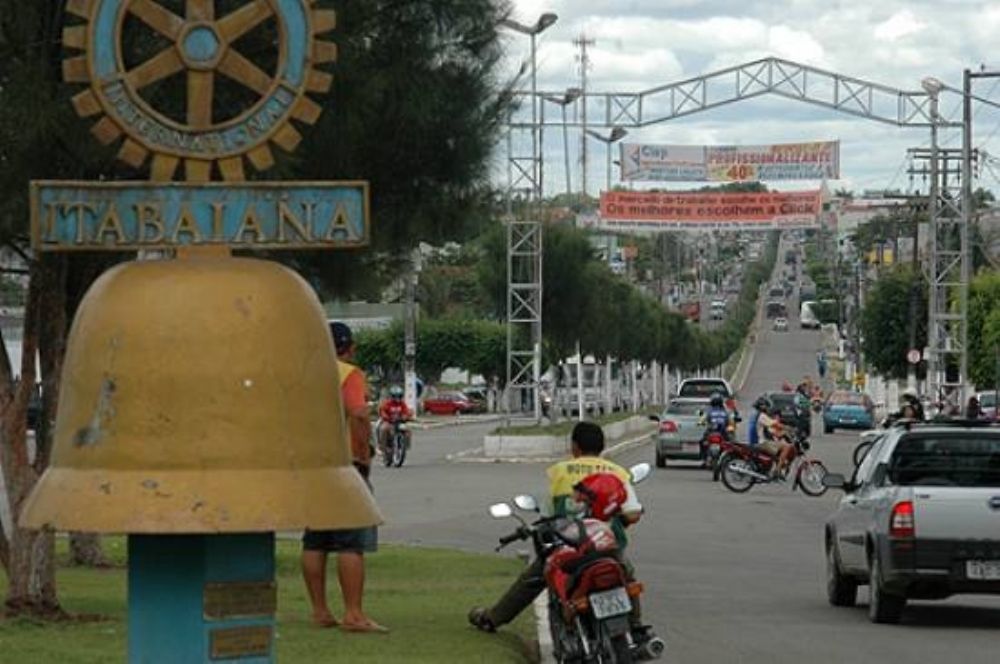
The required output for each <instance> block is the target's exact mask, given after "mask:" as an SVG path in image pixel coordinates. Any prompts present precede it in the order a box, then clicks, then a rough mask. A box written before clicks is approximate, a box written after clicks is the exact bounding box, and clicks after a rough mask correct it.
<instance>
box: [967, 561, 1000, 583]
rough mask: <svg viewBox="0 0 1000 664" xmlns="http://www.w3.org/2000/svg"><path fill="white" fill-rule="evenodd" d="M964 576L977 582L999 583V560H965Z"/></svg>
mask: <svg viewBox="0 0 1000 664" xmlns="http://www.w3.org/2000/svg"><path fill="white" fill-rule="evenodd" d="M965 576H966V577H968V578H970V579H976V580H979V581H1000V560H966V561H965Z"/></svg>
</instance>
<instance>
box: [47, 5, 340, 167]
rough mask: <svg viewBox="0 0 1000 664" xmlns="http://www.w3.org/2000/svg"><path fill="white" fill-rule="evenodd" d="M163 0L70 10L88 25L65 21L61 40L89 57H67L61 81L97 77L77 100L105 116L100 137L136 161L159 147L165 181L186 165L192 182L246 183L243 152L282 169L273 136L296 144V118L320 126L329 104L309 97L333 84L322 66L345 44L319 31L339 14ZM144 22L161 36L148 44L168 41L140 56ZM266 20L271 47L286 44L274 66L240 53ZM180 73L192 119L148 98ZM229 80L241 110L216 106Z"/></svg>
mask: <svg viewBox="0 0 1000 664" xmlns="http://www.w3.org/2000/svg"><path fill="white" fill-rule="evenodd" d="M161 2H163V0H160V1H157V0H68V2H67V7H66V8H67V11H68V12H69V13H70V14H72V15H74V16H77V17H79V18H81V19H83V20H84V22H83V23H80V24H77V25H70V26H66V27H65V28H64V29H63V44H64V46H65V47H66V48H68V49H73V50H74V51H83V53H82V54H74V55H70V56H68V57H66V59H65V60H64V61H63V78H64V79H65V80H66V81H67V82H70V83H86V84H88V85H89V87H88V88H87V89H86V90H84V91H83V92H81V93H79V94H77V95H76V96H75V97H74V98H73V106H74V108H75V109H76V112H77V114H78V115H80V116H81V117H97V116H100V118H99V119H98V120H97V122H96V124H95V125H94V126H93V127H92V128H91V131H92V133H93V134H94V135H95V136H96V137H97V138H98V140H100V141H101V142H102V143H104V144H110V143H113V142H115V141H119V140H121V146H120V148H119V151H118V157H119V159H121V160H122V161H124V162H126V163H128V164H130V165H131V166H133V167H135V168H143V167H144V166H145V164H146V162H147V160H149V157H150V155H151V156H152V159H151V160H150V164H149V171H150V178H151V179H152V180H157V181H166V180H172V179H174V177H175V174H176V173H177V171H178V167H179V166H180V165H181V163H183V166H184V168H183V172H182V177H183V179H185V180H188V181H192V182H205V181H208V180H211V179H213V177H216V176H218V177H221V179H224V180H229V181H240V180H244V179H245V173H244V162H243V160H244V158H245V159H246V160H248V161H249V162H250V164H251V165H252V166H253V167H254V168H255V169H256V170H258V171H263V170H266V169H268V168H270V167H271V166H273V165H274V156H273V154H272V152H271V147H270V146H271V144H274V145H277V146H279V147H281V148H282V149H284V150H286V151H288V152H291V151H292V150H294V149H295V148H296V146H297V145H298V144H299V142H300V141H301V138H302V136H301V134H299V132H298V131H297V130H296V129H295V127H294V126H293V125H292V122H291V121H292V120H293V119H294V120H297V121H301V122H304V123H307V124H313V123H315V122H316V120H317V119H318V118H319V115H320V113H321V110H322V109H321V107H320V106H319V104H317V103H316V102H315V101H313V100H312V99H310V98H309V97H308V96H307V93H323V92H327V91H328V90H329V89H330V87H331V85H332V83H333V76H332V75H331V74H329V73H327V72H324V71H321V70H319V69H317V68H316V65H321V64H325V63H329V62H332V61H334V60H335V59H336V57H337V49H336V46H335V44H333V43H331V42H326V41H323V40H321V39H318V38H317V35H321V34H323V33H325V32H328V31H330V30H332V29H334V28H335V27H336V13H335V12H334V11H332V10H320V9H315V8H314V7H313V5H314V4H315V0H249V1H248V2H246V3H244V4H242V5H239V6H237V7H236V8H235V9H233V10H232V11H229V12H227V13H225V15H222V16H217V15H216V7H217V4H216V2H215V0H184V2H183V12H177V11H174V10H172V9H171V8H170V7H168V6H166V5H165V4H161ZM221 4H223V3H220V5H221ZM172 5H173V6H177V5H178V3H177V2H173V3H172ZM228 6H233V3H229V5H228ZM181 14H183V15H181ZM136 21H138V22H139V23H141V24H142V25H143V26H144V27H145V29H146V30H147V31H151V34H152V35H153V36H154V37H155V39H150V40H148V43H146V44H145V45H146V47H147V49H146V50H147V51H148V50H149V44H159V45H162V47H161V48H159V49H158V50H156V52H155V53H153V54H151V55H149V54H148V53H143V54H142V59H141V61H137V58H136V55H135V54H134V53H128V52H126V51H127V48H126V46H125V44H126V43H128V42H126V41H125V39H126V38H128V37H129V35H127V34H126V32H127V30H129V29H130V28H129V26H131V27H132V28H134V27H135V26H136ZM265 24H268V25H269V26H270V27H271V29H272V32H273V34H275V35H276V36H277V38H276V39H275V40H273V42H272V43H271V44H269V45H270V46H271V47H272V48H273V49H274V50H275V51H276V53H274V54H272V55H273V57H272V59H271V62H272V66H262V65H260V64H258V63H257V62H255V61H254V59H253V58H251V57H248V56H247V55H245V54H243V53H241V52H240V48H241V46H242V45H243V43H245V42H240V39H241V38H242V37H245V36H246V35H248V34H249V33H251V31H253V30H255V29H257V28H259V27H261V26H263V25H265ZM132 41H133V42H134V41H135V38H134V37H133V38H132ZM139 41H142V40H139ZM274 63H276V64H274ZM268 69H270V70H271V71H268ZM171 77H183V78H184V89H185V92H186V96H185V100H184V103H183V106H184V110H183V112H182V114H181V115H182V117H176V114H174V116H171V114H170V113H168V112H166V111H165V109H163V108H157V107H156V104H157V101H156V100H157V97H156V95H148V94H144V91H146V90H148V89H153V88H151V86H156V85H159V84H162V83H163V82H164V81H166V80H167V79H170V78H171ZM175 80H176V79H175ZM223 82H224V83H225V85H227V86H232V85H235V86H237V87H238V88H240V89H241V93H240V94H241V97H240V99H242V100H248V101H246V103H245V104H243V105H242V106H241V107H240V108H238V109H237V112H236V113H233V111H232V109H231V108H229V109H219V108H216V106H217V105H216V104H215V101H214V100H215V97H216V88H217V86H218V85H220V84H222V83H223ZM160 99H161V101H162V97H161V98H160ZM227 113H228V114H229V115H228V117H222V116H223V115H226V114H227ZM213 167H214V168H213Z"/></svg>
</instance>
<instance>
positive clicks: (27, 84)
mask: <svg viewBox="0 0 1000 664" xmlns="http://www.w3.org/2000/svg"><path fill="white" fill-rule="evenodd" d="M84 4H85V3H84ZM162 4H164V6H168V7H169V8H173V9H176V8H177V7H178V6H180V4H182V3H177V2H175V1H173V0H171V1H170V2H167V1H166V0H163V3H162ZM225 4H226V5H227V6H231V5H232V3H230V2H227V3H225ZM314 6H317V7H333V6H335V8H336V10H337V11H338V24H339V27H338V29H337V31H336V33H335V36H334V40H335V41H336V42H337V44H338V47H339V48H338V51H339V53H340V58H341V59H340V60H339V62H337V63H336V65H335V72H334V73H335V76H334V87H333V90H332V92H331V94H330V95H329V97H327V98H324V99H320V100H319V101H320V103H321V104H323V105H324V106H325V107H326V108H325V110H324V113H323V115H322V116H321V119H320V122H319V123H318V125H317V126H315V127H313V128H310V129H309V130H308V131H307V133H308V140H306V141H304V142H303V144H302V146H301V147H300V149H299V151H298V152H296V153H294V154H291V155H284V154H281V153H278V154H276V157H277V159H278V165H277V167H276V168H275V169H274V170H273V171H270V172H268V173H267V174H266V175H263V176H262V177H266V178H268V179H271V180H276V179H289V178H294V179H299V180H330V179H352V180H368V181H369V182H370V183H371V192H372V197H371V212H372V228H373V230H372V238H373V246H372V247H371V248H369V249H366V250H360V251H356V252H339V253H338V254H337V255H336V256H333V257H331V256H330V255H329V254H326V253H323V252H301V253H297V254H294V255H286V256H280V257H279V258H280V260H281V261H283V262H286V263H289V264H291V265H292V266H294V267H297V268H298V270H299V271H300V272H301V273H303V275H304V276H306V277H307V278H308V279H309V281H310V283H312V284H314V285H315V286H316V287H317V288H318V290H320V291H321V293H323V294H324V295H331V294H341V295H346V294H348V293H351V292H367V293H370V294H373V295H374V294H377V293H378V291H379V288H380V287H381V285H382V284H383V283H384V281H385V280H387V279H391V278H393V277H394V275H395V272H397V271H398V269H399V268H400V266H401V265H402V263H401V262H400V261H398V260H393V257H398V256H400V255H404V254H406V253H407V250H408V249H409V248H410V247H412V246H413V245H414V244H415V243H416V242H417V241H419V240H420V239H429V240H435V241H438V240H444V239H449V238H461V237H465V236H466V235H467V232H475V231H476V230H477V229H478V228H479V227H480V226H481V225H482V224H483V223H485V220H486V219H487V218H488V211H489V209H490V205H491V203H492V197H491V195H490V191H489V187H488V184H487V182H488V174H489V168H490V165H491V160H490V155H491V150H492V148H493V145H494V143H495V141H496V138H497V135H498V130H499V127H500V123H501V121H502V119H503V118H504V117H505V113H506V109H507V108H508V106H509V104H510V103H511V99H510V94H509V85H508V83H506V82H504V81H500V80H498V78H497V74H496V72H497V71H498V69H497V65H498V62H499V59H500V56H501V43H500V38H499V35H498V33H497V26H498V24H499V22H500V19H501V18H502V17H503V16H505V15H506V14H507V13H508V12H509V9H510V8H509V5H508V3H507V2H506V0H430V1H428V2H420V3H405V2H395V1H392V0H375V1H366V2H360V1H359V0H354V1H350V0H349V1H347V2H339V3H333V2H332V0H319V2H316V3H314ZM67 16H68V15H67V13H66V0H36V1H34V2H29V3H24V2H19V1H18V0H0V194H2V195H0V245H4V246H6V247H9V248H11V249H12V250H14V251H15V252H17V253H19V254H21V255H22V256H23V257H24V258H25V260H26V261H27V263H28V266H29V267H28V270H29V279H30V281H29V286H28V291H27V296H26V303H25V311H26V316H25V323H24V332H23V335H22V337H23V353H22V355H23V358H24V361H23V364H22V366H21V367H14V368H12V367H11V366H10V362H9V358H7V356H6V349H5V347H4V346H3V344H0V417H2V422H0V467H2V472H3V474H4V475H3V477H4V480H5V486H6V491H7V497H8V500H9V504H10V506H11V511H12V513H14V514H17V513H19V511H20V509H21V506H22V504H23V503H24V500H25V499H26V497H27V496H28V494H29V493H30V491H31V489H32V488H33V486H34V485H35V483H36V482H37V480H38V478H39V477H40V475H41V473H42V472H43V471H44V468H45V466H46V465H47V463H48V460H49V453H50V449H51V432H50V423H51V422H52V420H53V415H54V412H55V403H56V402H57V400H58V396H59V384H58V375H59V373H60V368H61V365H62V354H63V350H64V348H65V342H66V334H67V331H68V329H69V322H70V321H71V320H72V316H73V313H74V312H75V310H76V307H77V304H78V303H79V300H80V298H81V297H82V295H83V293H84V292H85V291H86V289H87V288H88V287H89V285H90V284H91V283H92V281H93V280H94V279H95V278H96V276H97V275H99V274H100V273H101V272H102V271H103V270H104V269H106V268H107V267H108V266H109V265H111V264H113V263H115V262H118V261H121V260H126V259H128V258H130V257H129V256H125V255H121V254H105V253H102V254H100V255H97V254H94V255H88V256H66V255H56V256H53V255H40V256H31V255H30V254H29V252H28V251H27V249H26V247H27V238H28V237H29V233H28V228H27V220H28V216H29V215H28V190H29V188H28V183H29V181H30V180H32V179H60V180H68V179H79V180H90V181H94V180H99V179H106V180H107V179H110V180H114V179H143V178H144V177H145V173H144V172H136V171H134V170H133V169H131V168H130V167H128V166H125V165H122V164H120V163H118V162H116V161H115V160H114V156H115V152H116V151H117V149H118V146H117V145H109V146H107V147H101V146H100V144H99V143H98V142H97V141H95V140H94V139H93V138H92V137H91V136H90V135H89V134H88V131H87V130H88V127H89V125H90V124H91V122H90V121H82V120H80V119H79V118H77V117H76V116H75V114H74V112H73V106H72V104H71V101H70V99H71V97H72V96H73V95H74V94H76V93H77V92H78V91H79V87H78V86H71V85H67V84H65V83H62V82H61V80H60V78H61V75H60V70H61V64H62V57H63V53H62V52H61V48H62V44H61V38H62V28H63V19H64V18H67ZM248 38H249V39H256V40H257V42H259V44H260V46H261V47H262V48H261V49H259V50H261V51H266V50H273V49H268V48H266V47H269V46H272V44H271V42H270V41H268V39H269V38H273V35H270V37H269V36H268V35H267V34H266V31H264V32H262V33H260V34H258V35H256V36H253V37H251V36H248ZM265 42H266V43H265ZM125 46H126V47H128V48H135V49H136V50H137V52H138V51H142V50H143V49H148V48H149V46H148V45H147V44H143V43H142V40H136V39H131V40H128V43H127V44H126V45H125ZM247 46H248V47H249V48H248V49H247V52H253V51H254V48H253V47H254V44H252V43H251V44H247ZM264 69H265V70H266V71H270V70H271V68H270V67H264ZM221 78H223V77H216V80H217V81H219V80H220V79H221ZM218 99H220V100H222V101H221V102H220V103H223V102H227V100H228V101H231V102H232V103H233V104H238V103H239V101H240V100H239V98H238V96H228V95H225V94H220V95H219V96H218ZM158 101H162V102H164V104H165V107H170V105H171V104H172V105H173V106H175V107H176V106H178V105H182V102H181V98H180V97H179V96H173V95H171V94H170V93H169V87H166V88H164V90H163V91H162V94H161V96H160V97H159V98H158ZM249 175H250V176H254V175H255V174H252V173H251V174H249ZM36 349H37V350H38V354H37V355H38V357H39V358H40V361H41V367H40V370H39V368H38V367H36V366H35V357H36V353H35V350H36ZM15 375H19V376H20V381H15V380H14V376H15ZM39 375H40V376H41V378H42V380H43V382H44V392H43V395H44V397H43V416H42V423H41V425H40V427H39V430H38V432H37V434H36V441H37V443H36V444H37V448H38V449H37V454H36V455H35V457H34V459H33V460H32V461H30V462H29V459H31V458H32V457H31V455H30V454H29V453H28V447H27V432H26V427H25V422H26V409H27V403H28V399H29V396H30V393H31V390H32V388H33V384H34V382H35V379H36V377H38V376H39ZM81 541H82V540H81ZM92 541H96V540H92ZM53 556H54V547H53V539H52V535H51V533H47V532H32V531H25V530H23V529H20V528H18V527H17V526H16V525H15V526H14V527H13V528H12V529H11V530H10V531H9V532H6V531H3V530H0V563H2V564H3V566H4V569H5V571H6V572H7V574H8V577H9V580H10V583H9V586H8V594H7V600H6V604H7V607H8V609H9V610H11V611H15V612H18V611H24V612H35V613H39V614H42V615H46V614H50V613H58V612H60V609H59V603H58V598H57V594H56V584H55V572H54V565H53Z"/></svg>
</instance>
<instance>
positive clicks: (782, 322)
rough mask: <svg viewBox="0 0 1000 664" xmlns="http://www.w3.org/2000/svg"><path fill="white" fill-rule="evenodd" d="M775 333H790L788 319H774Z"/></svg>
mask: <svg viewBox="0 0 1000 664" xmlns="http://www.w3.org/2000/svg"><path fill="white" fill-rule="evenodd" d="M774 331H775V332H788V319H787V318H775V319H774Z"/></svg>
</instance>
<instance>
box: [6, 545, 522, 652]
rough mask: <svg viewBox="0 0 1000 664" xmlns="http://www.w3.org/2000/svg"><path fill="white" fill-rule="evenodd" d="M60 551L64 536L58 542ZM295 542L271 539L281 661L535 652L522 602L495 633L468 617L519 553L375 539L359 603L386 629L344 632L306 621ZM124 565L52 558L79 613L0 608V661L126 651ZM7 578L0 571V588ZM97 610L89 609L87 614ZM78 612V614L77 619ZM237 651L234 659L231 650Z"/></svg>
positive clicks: (117, 553)
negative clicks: (46, 616) (76, 564)
mask: <svg viewBox="0 0 1000 664" xmlns="http://www.w3.org/2000/svg"><path fill="white" fill-rule="evenodd" d="M59 547H60V552H61V554H60V560H63V559H64V557H65V554H64V551H65V542H64V541H60V542H59ZM125 548H126V546H125V539H124V538H106V539H105V550H106V551H107V552H108V553H109V554H111V555H112V556H113V557H114V558H115V559H116V560H118V561H120V562H124V559H125ZM299 551H300V548H299V544H298V542H297V541H290V540H279V542H278V547H277V581H278V614H277V627H276V634H275V637H276V638H275V652H276V660H277V661H278V662H282V663H283V664H288V663H290V662H300V663H302V664H307V663H308V664H323V663H326V662H350V663H351V664H355V663H357V664H363V663H366V662H370V663H372V664H375V663H384V662H394V661H395V662H413V663H424V662H426V663H427V664H443V663H450V662H456V663H463V664H464V663H482V664H493V663H497V664H500V663H511V664H523V663H525V662H531V661H535V654H534V652H535V643H534V640H535V633H534V616H533V614H532V612H530V611H527V612H525V613H524V614H522V615H521V616H520V617H519V618H518V620H517V621H515V623H514V624H513V625H510V626H508V627H505V628H504V629H503V630H501V632H499V633H497V634H484V633H481V632H478V631H477V630H475V629H473V628H472V627H470V626H469V624H468V623H467V622H466V617H465V616H466V612H467V611H468V609H469V607H471V606H474V605H477V604H484V603H490V602H491V601H492V600H494V599H495V598H496V597H498V596H499V594H500V593H501V592H502V591H503V590H504V589H505V588H506V587H507V585H508V584H509V583H510V581H511V580H513V578H514V577H515V576H516V575H517V572H518V571H519V569H520V566H521V565H522V563H520V562H518V561H515V560H511V559H507V558H500V557H497V556H490V555H480V554H469V553H461V552H456V551H450V550H443V549H428V548H415V547H403V546H389V545H384V546H381V547H380V549H379V552H378V553H376V554H372V555H371V556H369V557H368V581H367V584H366V586H367V587H366V593H365V595H366V599H365V609H366V611H367V612H368V613H369V614H370V615H371V616H372V617H373V618H375V619H376V620H378V621H379V622H381V623H382V624H384V625H386V626H388V627H389V628H390V629H391V630H392V631H391V633H390V634H388V635H376V634H348V633H344V632H341V631H340V630H338V629H335V628H334V629H320V628H316V627H314V626H312V624H311V623H310V621H309V615H310V614H309V604H308V601H307V599H306V596H305V588H304V586H303V584H302V578H301V576H300V573H299ZM330 573H331V576H330V580H331V581H332V582H333V583H332V585H331V586H330V587H329V597H330V606H331V608H334V611H335V612H337V613H338V614H339V607H340V595H339V592H340V591H339V588H338V587H337V585H336V574H335V569H334V567H333V562H332V560H331V566H330ZM127 581H128V579H127V573H126V571H125V569H124V568H115V569H111V570H94V569H81V568H69V567H65V566H60V569H59V573H58V588H59V600H60V602H61V604H62V607H63V608H64V609H65V610H66V611H69V612H70V613H72V614H75V615H77V616H79V617H80V618H81V619H80V620H72V621H67V622H63V623H41V622H36V621H33V620H27V619H20V618H7V619H2V618H0V661H2V662H4V663H5V664H6V663H8V662H9V663H10V664H20V663H21V662H24V663H26V664H27V663H31V664H34V663H36V662H53V663H58V664H107V663H108V662H124V661H125V659H126V655H127V645H126V642H127V638H128V625H127V619H126V618H127V613H128V607H127V606H126V584H127ZM6 591H7V579H6V577H5V576H0V592H2V593H4V595H5V594H6ZM95 615H96V616H97V617H98V618H97V619H94V616H95ZM84 617H86V619H84ZM236 661H238V660H236Z"/></svg>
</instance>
